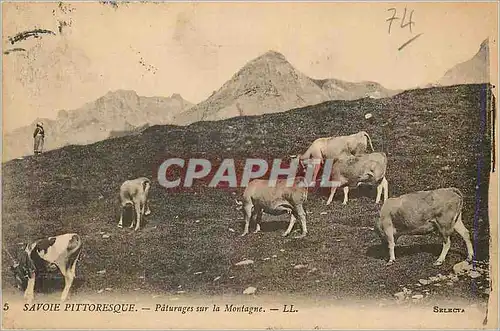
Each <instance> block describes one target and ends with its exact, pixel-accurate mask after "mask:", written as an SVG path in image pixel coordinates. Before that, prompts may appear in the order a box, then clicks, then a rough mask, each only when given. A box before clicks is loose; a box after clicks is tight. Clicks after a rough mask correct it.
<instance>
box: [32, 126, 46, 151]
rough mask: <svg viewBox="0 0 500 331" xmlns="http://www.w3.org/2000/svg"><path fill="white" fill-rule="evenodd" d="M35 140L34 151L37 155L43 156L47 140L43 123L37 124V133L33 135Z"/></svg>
mask: <svg viewBox="0 0 500 331" xmlns="http://www.w3.org/2000/svg"><path fill="white" fill-rule="evenodd" d="M33 138H34V147H33V149H34V152H35V155H40V154H42V150H43V141H44V139H45V131H44V130H43V124H42V122H38V123H37V124H36V129H35V132H34V133H33Z"/></svg>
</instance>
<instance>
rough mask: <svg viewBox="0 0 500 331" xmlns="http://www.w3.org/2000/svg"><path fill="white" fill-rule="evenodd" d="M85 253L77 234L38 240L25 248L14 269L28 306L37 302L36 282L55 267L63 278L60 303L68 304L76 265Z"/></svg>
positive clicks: (12, 268) (12, 267)
mask: <svg viewBox="0 0 500 331" xmlns="http://www.w3.org/2000/svg"><path fill="white" fill-rule="evenodd" d="M81 249H82V240H81V238H80V236H79V235H77V234H76V233H66V234H62V235H59V236H55V237H48V238H44V239H39V240H37V241H35V242H33V243H29V244H27V245H26V247H25V249H24V251H23V252H22V253H21V255H20V259H19V262H17V263H15V264H14V265H13V266H11V270H12V271H13V273H14V277H15V278H16V281H17V283H18V287H19V288H20V289H22V290H24V298H25V299H26V300H28V302H30V303H31V302H32V301H33V299H34V290H35V279H36V278H37V276H40V275H41V274H42V273H43V272H44V271H46V270H47V269H48V268H51V267H53V266H54V265H55V266H56V267H57V268H59V270H60V271H61V273H62V275H63V276H64V290H63V291H62V295H61V300H62V301H66V299H67V298H68V294H69V290H70V288H71V285H72V284H73V279H74V278H75V271H76V270H75V269H76V263H77V261H78V258H79V256H80V252H81Z"/></svg>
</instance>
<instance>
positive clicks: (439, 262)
mask: <svg viewBox="0 0 500 331" xmlns="http://www.w3.org/2000/svg"><path fill="white" fill-rule="evenodd" d="M442 264H443V261H439V260H438V261H436V262H434V265H435V266H440V265H442Z"/></svg>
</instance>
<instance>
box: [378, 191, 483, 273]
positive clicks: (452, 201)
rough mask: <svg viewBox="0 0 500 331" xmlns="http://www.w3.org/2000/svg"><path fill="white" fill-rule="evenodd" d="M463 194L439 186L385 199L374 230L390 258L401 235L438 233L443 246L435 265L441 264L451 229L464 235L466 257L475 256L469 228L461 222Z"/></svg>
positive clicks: (449, 242)
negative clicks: (434, 188)
mask: <svg viewBox="0 0 500 331" xmlns="http://www.w3.org/2000/svg"><path fill="white" fill-rule="evenodd" d="M462 207H463V195H462V192H460V190H459V189H457V188H454V187H451V188H440V189H436V190H431V191H418V192H413V193H409V194H405V195H401V196H399V197H397V198H390V199H388V200H387V201H386V202H385V203H384V205H383V206H382V209H381V210H380V218H379V219H378V220H377V222H376V224H375V230H376V231H377V233H378V234H379V236H380V238H381V239H382V241H383V242H384V243H387V245H388V248H389V261H388V262H387V265H390V264H392V263H394V261H395V260H396V257H395V255H394V247H395V245H396V242H397V240H398V238H399V237H400V236H402V235H424V234H429V233H433V232H438V233H439V234H440V235H441V236H442V239H443V249H442V251H441V254H440V255H439V257H438V259H437V260H436V262H434V265H441V264H442V263H443V262H444V260H445V258H446V254H448V250H449V249H450V245H451V241H450V235H451V234H452V233H453V231H456V232H458V234H459V235H460V236H461V237H462V238H463V240H464V241H465V244H466V246H467V260H469V261H471V260H472V258H473V255H474V250H473V248H472V242H471V239H470V235H469V231H468V230H467V228H466V227H465V226H464V224H463V222H462Z"/></svg>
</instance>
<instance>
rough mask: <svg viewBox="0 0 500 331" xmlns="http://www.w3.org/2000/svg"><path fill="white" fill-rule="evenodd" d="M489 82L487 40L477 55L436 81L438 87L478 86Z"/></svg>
mask: <svg viewBox="0 0 500 331" xmlns="http://www.w3.org/2000/svg"><path fill="white" fill-rule="evenodd" d="M489 81H490V49H489V39H486V40H484V41H483V42H482V43H481V46H480V47H479V50H478V51H477V53H476V54H475V55H474V56H473V57H472V58H471V59H470V60H467V61H465V62H462V63H459V64H457V65H455V66H454V67H452V68H451V69H450V70H448V71H447V72H446V73H445V74H444V76H443V77H442V78H441V79H440V80H439V81H438V85H441V86H449V85H458V84H480V83H488V82H489Z"/></svg>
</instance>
